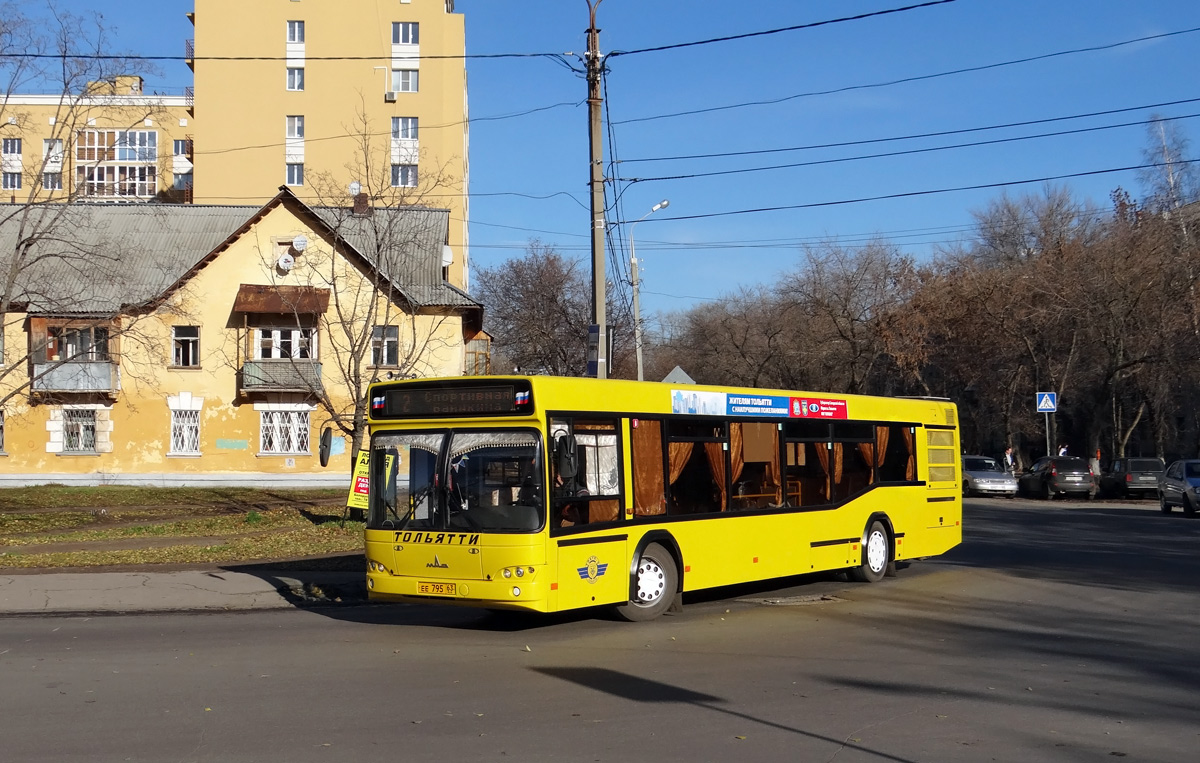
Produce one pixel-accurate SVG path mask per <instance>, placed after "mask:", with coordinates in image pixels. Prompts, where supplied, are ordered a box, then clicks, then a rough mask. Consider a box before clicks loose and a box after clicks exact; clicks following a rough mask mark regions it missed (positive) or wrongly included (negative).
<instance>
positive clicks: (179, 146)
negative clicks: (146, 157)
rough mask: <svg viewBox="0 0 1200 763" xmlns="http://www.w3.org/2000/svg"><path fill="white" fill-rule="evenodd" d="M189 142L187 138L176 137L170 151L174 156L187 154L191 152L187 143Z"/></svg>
mask: <svg viewBox="0 0 1200 763" xmlns="http://www.w3.org/2000/svg"><path fill="white" fill-rule="evenodd" d="M189 143H191V141H190V140H188V139H187V138H176V139H175V141H174V143H173V144H172V147H171V153H172V154H173V155H174V156H187V155H188V154H189V153H191V151H190V148H191V147H190V146H189V145H188V144H189Z"/></svg>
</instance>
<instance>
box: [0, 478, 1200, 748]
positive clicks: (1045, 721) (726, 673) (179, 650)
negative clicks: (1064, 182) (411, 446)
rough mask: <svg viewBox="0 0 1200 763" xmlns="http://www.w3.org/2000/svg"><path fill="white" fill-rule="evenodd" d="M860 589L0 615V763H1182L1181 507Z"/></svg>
mask: <svg viewBox="0 0 1200 763" xmlns="http://www.w3.org/2000/svg"><path fill="white" fill-rule="evenodd" d="M964 526H965V535H966V540H965V542H964V544H963V545H962V546H960V547H959V548H958V549H955V550H954V551H953V552H952V553H950V554H949V555H947V556H946V557H943V558H941V559H938V560H931V561H927V562H918V563H914V564H912V565H910V566H909V567H907V568H906V569H903V570H901V572H900V575H899V577H897V578H892V579H887V580H885V581H884V582H882V583H880V584H877V585H855V584H850V583H847V582H844V581H841V580H838V579H832V578H820V579H809V578H804V579H798V580H792V581H787V582H788V585H787V586H786V587H779V586H776V587H772V588H765V587H764V588H751V587H746V588H739V589H732V590H729V589H727V590H723V591H720V592H716V593H714V594H711V595H707V596H705V597H703V598H700V597H692V598H691V599H689V600H688V602H687V604H686V606H685V608H684V612H683V613H682V614H681V615H676V616H671V617H666V618H663V619H661V620H658V621H656V622H652V623H645V624H628V623H622V622H618V621H615V620H612V619H607V618H605V617H603V616H601V615H597V614H596V613H584V614H581V615H579V614H577V615H572V616H569V617H561V616H560V617H551V618H522V617H514V616H498V615H490V614H487V613H482V612H478V611H474V610H459V609H447V608H438V607H427V606H391V607H358V608H343V609H327V610H296V611H272V612H252V613H240V614H215V615H212V614H209V615H154V616H150V615H146V616H123V617H93V618H80V617H59V618H41V617H36V618H35V617H20V618H10V619H7V620H0V686H2V687H3V688H2V690H0V760H3V761H42V760H46V761H50V760H53V761H84V760H86V761H109V760H112V761H124V760H132V761H349V760H367V759H381V760H406V761H407V760H430V761H440V762H442V763H447V762H449V761H462V760H488V761H492V760H495V761H502V760H509V761H516V760H519V761H543V760H547V761H548V760H561V761H634V760H636V761H641V760H645V761H677V760H678V761H685V760H686V761H724V760H739V761H741V760H747V761H758V760H788V761H838V762H839V763H846V762H848V761H958V760H963V761H988V760H997V761H1085V760H1086V761H1095V760H1111V759H1114V758H1125V759H1127V760H1131V761H1133V760H1138V761H1193V760H1196V759H1198V758H1200V658H1198V657H1197V650H1198V648H1200V606H1198V605H1200V583H1198V577H1200V576H1198V574H1197V573H1200V554H1198V553H1197V552H1198V551H1200V518H1185V517H1183V516H1181V515H1180V514H1179V513H1178V512H1176V513H1175V514H1174V515H1172V516H1163V515H1161V514H1160V513H1159V512H1158V510H1157V506H1156V505H1152V504H1151V503H1149V502H1143V503H1140V504H1137V505H1130V504H1121V503H1115V502H1103V503H1079V504H1075V503H1067V502H1062V501H1054V502H1049V503H1048V502H1044V501H1022V500H1012V501H1005V500H1003V499H983V500H971V501H969V502H968V504H967V510H966V521H965V523H964Z"/></svg>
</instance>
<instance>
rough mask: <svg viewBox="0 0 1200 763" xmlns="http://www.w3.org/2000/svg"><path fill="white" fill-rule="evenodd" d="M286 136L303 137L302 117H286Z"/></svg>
mask: <svg viewBox="0 0 1200 763" xmlns="http://www.w3.org/2000/svg"><path fill="white" fill-rule="evenodd" d="M287 136H288V137H289V138H303V137H304V117H302V116H290V117H288V118H287Z"/></svg>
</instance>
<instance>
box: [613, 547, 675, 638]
mask: <svg viewBox="0 0 1200 763" xmlns="http://www.w3.org/2000/svg"><path fill="white" fill-rule="evenodd" d="M634 574H635V580H634V581H633V582H634V588H633V592H632V593H633V595H632V597H631V598H630V599H629V601H628V602H626V603H625V604H622V605H620V606H619V607H617V612H618V613H619V614H620V615H621V617H623V618H625V619H626V620H629V621H631V622H643V621H645V620H653V619H654V618H656V617H658V616H659V615H661V614H662V613H663V612H666V611H667V610H668V609H669V608H670V607H671V603H672V602H673V601H674V600H675V594H676V592H677V591H678V590H679V571H678V570H677V569H676V567H675V559H674V557H672V556H671V553H670V552H669V551H667V550H666V549H665V548H663V547H662V546H660V545H659V544H657V543H651V544H650V545H648V546H646V549H645V550H644V551H642V556H641V558H639V559H638V563H637V570H636V572H635V573H634Z"/></svg>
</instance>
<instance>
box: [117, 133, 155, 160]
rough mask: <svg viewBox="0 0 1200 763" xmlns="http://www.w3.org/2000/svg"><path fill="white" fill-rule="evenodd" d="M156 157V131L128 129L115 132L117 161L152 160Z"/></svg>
mask: <svg viewBox="0 0 1200 763" xmlns="http://www.w3.org/2000/svg"><path fill="white" fill-rule="evenodd" d="M157 159H158V133H157V132H154V131H153V130H128V131H125V132H119V133H117V161H119V162H153V161H156V160H157Z"/></svg>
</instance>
